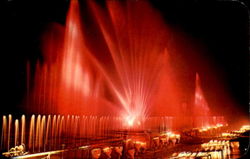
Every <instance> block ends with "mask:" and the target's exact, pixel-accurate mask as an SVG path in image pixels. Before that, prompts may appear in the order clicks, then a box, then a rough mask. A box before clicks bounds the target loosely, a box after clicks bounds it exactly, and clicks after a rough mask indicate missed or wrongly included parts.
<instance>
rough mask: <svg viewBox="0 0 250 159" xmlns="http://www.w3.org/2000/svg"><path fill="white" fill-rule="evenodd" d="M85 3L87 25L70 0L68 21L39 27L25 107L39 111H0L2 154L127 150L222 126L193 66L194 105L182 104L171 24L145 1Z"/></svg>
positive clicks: (63, 154) (137, 151) (135, 150)
mask: <svg viewBox="0 0 250 159" xmlns="http://www.w3.org/2000/svg"><path fill="white" fill-rule="evenodd" d="M86 5H87V6H88V9H89V10H88V12H89V14H90V17H91V20H90V19H88V24H91V25H87V24H85V23H84V21H86V19H85V18H84V17H85V15H84V12H82V11H81V10H80V7H79V4H78V1H77V0H71V2H70V7H69V11H68V14H67V19H66V24H65V26H62V25H59V24H53V25H51V26H50V28H49V31H47V33H46V34H45V35H44V38H43V39H44V43H43V44H44V45H43V60H40V61H38V62H37V64H36V68H35V75H34V78H33V79H32V77H30V76H29V77H28V79H27V80H28V81H33V83H34V84H33V86H32V87H31V88H32V89H31V90H30V91H29V92H30V94H29V95H28V97H29V98H28V100H27V106H26V107H25V109H26V110H25V111H26V112H27V114H36V115H22V116H21V117H20V119H18V118H19V117H16V119H15V120H13V117H12V115H8V116H6V115H4V116H3V118H2V134H1V150H2V151H8V150H10V149H11V148H12V147H15V149H14V151H12V152H9V153H7V154H6V156H21V155H23V157H24V156H26V157H27V158H28V157H31V158H32V157H33V158H36V157H38V156H39V157H40V158H41V157H44V156H45V157H47V158H49V157H51V158H53V157H52V156H53V155H54V156H55V158H57V157H62V158H67V157H68V158H88V157H90V158H91V157H92V158H99V157H100V156H103V155H104V156H105V155H106V157H107V156H109V158H110V157H111V156H112V155H114V154H113V153H116V155H118V158H119V156H120V157H121V156H122V155H123V152H126V154H127V157H128V156H133V155H134V153H135V154H136V155H139V154H140V153H143V152H144V150H147V149H154V148H153V147H158V148H160V147H161V146H164V145H165V146H167V147H168V145H171V144H172V146H173V145H174V146H175V144H176V143H179V141H180V133H181V132H182V130H184V129H190V128H197V129H199V130H201V131H200V133H201V134H203V132H204V134H206V132H205V131H207V130H209V133H210V134H217V133H218V132H220V131H218V130H219V129H220V127H223V126H225V125H226V121H225V120H224V117H223V116H213V114H212V112H210V110H209V106H208V103H207V101H206V99H205V96H204V94H203V92H202V89H201V85H200V79H199V75H198V73H197V74H196V80H195V81H193V82H195V83H196V84H195V86H196V88H195V91H194V92H195V93H194V104H193V106H192V107H191V108H190V109H191V113H188V114H185V113H183V112H182V111H181V109H183V107H182V106H181V104H180V103H181V100H180V99H181V94H182V92H181V88H179V87H178V82H180V81H179V80H178V78H177V77H176V76H175V72H176V71H177V70H175V69H174V68H173V67H171V62H169V61H170V60H171V58H173V57H172V56H170V55H169V51H171V50H168V49H167V47H166V44H167V43H168V32H167V30H166V27H165V24H164V23H163V21H162V20H161V17H160V15H159V14H158V13H157V12H156V11H155V10H154V9H153V8H151V7H150V5H149V3H148V2H146V1H138V2H137V3H134V2H130V1H126V2H118V1H107V3H106V6H105V7H106V8H104V7H103V6H101V5H100V4H97V3H96V2H94V1H87V2H86ZM88 16H89V15H88ZM90 32H91V33H90ZM93 35H94V36H93ZM27 66H28V67H27V68H29V67H30V65H29V63H28V64H27ZM27 71H30V69H27ZM28 74H30V73H29V72H28ZM30 78H31V79H30ZM54 114H55V115H54ZM13 121H14V124H13V123H12V122H13ZM210 128H211V129H210ZM174 132H177V133H176V134H175V133H174ZM131 141H133V142H132V145H135V146H132V148H129V147H131V146H128V145H131V144H129V143H130V142H131ZM160 143H161V144H160ZM19 145H22V147H18V146H19ZM142 149H143V150H142ZM90 150H91V151H90ZM112 150H113V151H114V152H113V151H112ZM26 152H28V153H29V155H27V154H26ZM131 154H132V155H131ZM32 155H33V156H32ZM72 156H73V157H72ZM95 156H97V157H95ZM17 158H18V157H17ZM128 158H129V157H128ZM131 158H133V157H131Z"/></svg>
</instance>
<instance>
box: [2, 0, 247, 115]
mask: <svg viewBox="0 0 250 159" xmlns="http://www.w3.org/2000/svg"><path fill="white" fill-rule="evenodd" d="M99 2H100V3H102V2H103V1H99ZM150 2H151V3H152V5H153V7H154V8H156V9H157V10H159V12H160V13H161V14H162V16H163V18H164V20H165V22H166V24H168V26H169V27H170V28H172V29H173V30H176V32H178V31H181V32H182V33H183V34H185V35H187V36H189V37H191V38H192V40H193V41H197V43H199V45H201V46H202V48H203V49H204V50H205V51H204V52H202V54H203V55H202V56H203V57H204V58H207V59H209V61H212V66H213V67H214V68H215V69H217V72H216V76H218V78H219V79H220V80H221V81H223V83H224V85H225V87H226V88H227V90H226V91H227V93H228V94H229V95H230V97H231V98H232V100H233V101H234V103H235V104H236V106H235V107H237V109H238V110H239V111H238V112H233V111H234V110H232V112H231V115H243V116H248V111H249V107H248V102H249V96H248V94H249V85H248V82H249V71H248V69H249V64H248V62H249V50H248V49H249V48H248V47H249V20H248V18H249V15H248V8H247V7H246V5H244V3H241V2H233V1H212V0H211V1H200V0H182V1H181V0H168V1H164V0H152V1H150ZM1 3H2V4H1V6H2V7H1V11H0V17H1V28H0V39H1V99H0V100H1V107H0V112H1V114H8V113H12V114H20V113H24V112H23V109H22V106H23V104H24V99H25V96H26V87H27V86H26V63H27V61H28V60H29V61H30V62H31V71H34V65H35V62H36V61H37V59H42V53H41V35H42V33H43V32H44V29H45V28H46V26H47V25H48V24H49V23H51V22H57V23H61V24H64V23H65V18H66V13H67V9H68V6H69V1H68V0H53V1H51V0H35V1H34V0H11V1H7V0H4V1H2V2H1ZM187 64H189V65H193V67H196V66H195V65H198V64H197V63H196V64H194V63H193V61H192V60H190V59H188V57H187ZM197 71H199V72H201V73H200V76H201V79H203V81H202V87H203V90H204V92H210V93H211V91H210V90H209V89H210V88H212V87H213V85H212V83H211V82H210V78H207V75H206V72H205V71H203V68H202V67H201V68H199V67H197ZM210 75H211V74H210ZM205 95H206V93H205ZM227 111H228V112H230V110H227Z"/></svg>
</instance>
